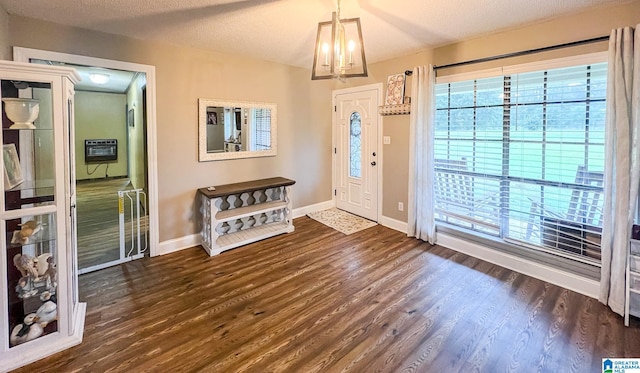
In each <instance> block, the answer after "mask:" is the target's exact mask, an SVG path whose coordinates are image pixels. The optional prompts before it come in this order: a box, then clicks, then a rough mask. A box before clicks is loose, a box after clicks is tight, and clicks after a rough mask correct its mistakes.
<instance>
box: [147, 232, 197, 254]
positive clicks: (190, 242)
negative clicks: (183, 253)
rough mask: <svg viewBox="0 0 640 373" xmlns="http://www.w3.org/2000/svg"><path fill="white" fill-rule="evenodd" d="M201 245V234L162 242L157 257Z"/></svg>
mask: <svg viewBox="0 0 640 373" xmlns="http://www.w3.org/2000/svg"><path fill="white" fill-rule="evenodd" d="M201 243H202V237H201V236H200V233H195V234H190V235H188V236H184V237H179V238H174V239H172V240H167V241H163V242H160V245H158V250H157V255H164V254H169V253H173V252H176V251H180V250H183V249H188V248H190V247H194V246H198V245H200V244H201Z"/></svg>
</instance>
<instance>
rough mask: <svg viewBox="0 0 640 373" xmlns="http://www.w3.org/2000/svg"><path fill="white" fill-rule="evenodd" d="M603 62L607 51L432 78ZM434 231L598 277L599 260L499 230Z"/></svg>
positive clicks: (441, 227) (440, 225) (440, 80)
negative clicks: (525, 239)
mask: <svg viewBox="0 0 640 373" xmlns="http://www.w3.org/2000/svg"><path fill="white" fill-rule="evenodd" d="M607 59H608V53H607V52H596V53H588V54H582V55H576V56H570V57H562V58H555V59H547V60H541V61H536V62H530V63H522V64H514V65H505V66H502V67H498V68H491V69H483V70H476V71H469V72H463V73H457V74H449V75H439V76H437V77H436V85H438V84H446V83H455V82H462V81H470V80H477V79H483V78H490V77H500V76H503V77H505V76H512V75H513V74H521V73H527V72H535V71H545V70H550V69H557V68H566V67H572V66H580V65H591V64H598V63H606V62H607ZM503 131H504V129H503ZM503 161H504V158H503ZM551 184H553V182H550V185H551ZM500 207H501V208H502V204H500ZM501 216H502V215H501ZM436 229H437V231H438V232H442V233H447V234H450V235H452V236H458V237H460V238H463V239H466V240H469V241H474V242H476V243H481V244H483V245H486V246H489V247H492V248H495V249H497V250H499V251H505V252H507V253H509V254H513V255H516V256H519V257H523V258H525V259H528V260H533V261H536V262H540V263H542V264H546V265H550V266H553V267H558V268H560V269H562V270H565V271H568V272H573V273H576V274H578V275H581V276H585V277H589V278H593V279H599V276H600V266H601V264H600V261H597V260H594V259H590V258H580V257H579V256H577V255H570V254H567V255H563V254H562V253H561V252H559V251H556V250H552V249H545V248H544V247H542V246H537V245H527V244H526V243H525V242H522V241H519V240H518V241H516V240H513V239H510V238H509V237H507V236H506V235H504V234H502V229H501V230H500V232H501V233H499V234H498V235H497V236H494V235H491V234H485V233H482V232H478V231H476V230H473V229H467V228H464V227H461V226H458V225H453V224H449V223H447V222H444V221H441V220H436Z"/></svg>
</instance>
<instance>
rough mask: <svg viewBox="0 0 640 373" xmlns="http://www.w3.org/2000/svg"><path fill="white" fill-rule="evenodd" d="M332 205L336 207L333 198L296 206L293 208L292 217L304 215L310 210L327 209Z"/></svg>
mask: <svg viewBox="0 0 640 373" xmlns="http://www.w3.org/2000/svg"><path fill="white" fill-rule="evenodd" d="M332 207H336V203H335V201H334V200H329V201H324V202H320V203H316V204H313V205H308V206H302V207H298V208H297V209H293V218H294V219H295V218H299V217H301V216H305V215H307V214H308V213H310V212H316V211H322V210H327V209H330V208H332Z"/></svg>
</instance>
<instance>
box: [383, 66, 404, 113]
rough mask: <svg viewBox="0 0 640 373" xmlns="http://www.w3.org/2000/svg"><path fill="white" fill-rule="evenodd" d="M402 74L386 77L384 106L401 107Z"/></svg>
mask: <svg viewBox="0 0 640 373" xmlns="http://www.w3.org/2000/svg"><path fill="white" fill-rule="evenodd" d="M404 87H405V76H404V73H401V74H394V75H389V76H388V77H387V96H386V100H385V105H401V104H403V103H404Z"/></svg>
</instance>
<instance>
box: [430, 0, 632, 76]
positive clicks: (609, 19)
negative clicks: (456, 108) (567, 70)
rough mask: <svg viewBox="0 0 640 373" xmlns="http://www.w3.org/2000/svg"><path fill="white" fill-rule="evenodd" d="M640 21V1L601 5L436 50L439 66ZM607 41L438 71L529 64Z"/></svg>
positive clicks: (603, 45) (603, 46)
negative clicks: (608, 5) (607, 5)
mask: <svg viewBox="0 0 640 373" xmlns="http://www.w3.org/2000/svg"><path fill="white" fill-rule="evenodd" d="M639 22H640V1H634V2H631V3H627V4H623V5H618V6H611V7H604V8H603V7H599V8H596V9H593V10H590V11H587V12H582V13H577V14H575V15H571V16H566V17H559V18H556V19H553V20H549V21H546V22H541V23H538V24H534V25H529V26H526V27H521V28H517V29H512V30H509V31H504V32H499V33H495V34H491V35H487V36H484V37H480V38H474V39H470V40H466V41H462V42H460V43H455V44H450V45H446V46H443V47H440V48H436V49H435V50H434V62H435V64H436V65H444V64H450V63H454V62H460V61H467V60H473V59H477V58H483V57H490V56H495V55H500V54H505V53H512V52H518V51H523V50H528V49H535V48H541V47H546V46H550V45H557V44H563V43H569V42H573V41H578V40H584V39H591V38H596V37H600V36H608V35H609V34H610V33H611V30H612V29H613V28H618V27H624V26H635V25H636V24H638V23H639ZM607 46H608V44H607V42H601V43H596V44H587V45H583V46H580V47H574V48H566V49H561V50H555V51H551V52H545V53H537V54H531V55H528V56H526V57H519V58H511V59H508V60H502V61H496V62H491V63H484V64H476V65H469V66H466V67H462V68H456V69H446V70H441V71H439V72H438V74H439V75H446V74H451V73H456V72H462V71H469V70H477V69H485V68H490V67H495V66H503V65H509V64H517V63H525V62H531V61H537V60H541V59H549V58H557V57H565V56H572V55H578V54H584V53H590V52H598V51H606V50H607Z"/></svg>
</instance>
